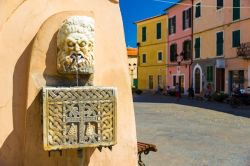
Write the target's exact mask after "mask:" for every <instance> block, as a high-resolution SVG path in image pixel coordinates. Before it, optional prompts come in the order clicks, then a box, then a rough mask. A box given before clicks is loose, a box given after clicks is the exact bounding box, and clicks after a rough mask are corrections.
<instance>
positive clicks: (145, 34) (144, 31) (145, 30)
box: [142, 27, 147, 42]
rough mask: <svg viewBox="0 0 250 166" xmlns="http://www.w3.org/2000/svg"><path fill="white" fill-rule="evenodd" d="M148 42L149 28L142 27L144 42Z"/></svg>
mask: <svg viewBox="0 0 250 166" xmlns="http://www.w3.org/2000/svg"><path fill="white" fill-rule="evenodd" d="M146 40H147V28H146V27H142V42H145V41H146Z"/></svg>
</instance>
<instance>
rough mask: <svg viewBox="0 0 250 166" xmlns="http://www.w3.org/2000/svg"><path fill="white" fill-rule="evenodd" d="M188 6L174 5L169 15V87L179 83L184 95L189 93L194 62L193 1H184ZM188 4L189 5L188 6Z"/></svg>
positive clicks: (169, 10) (167, 10) (168, 11)
mask: <svg viewBox="0 0 250 166" xmlns="http://www.w3.org/2000/svg"><path fill="white" fill-rule="evenodd" d="M181 3H184V4H186V5H179V4H176V5H173V6H172V7H170V8H168V9H166V12H167V13H168V42H167V43H168V44H167V47H168V55H169V56H168V57H167V70H166V73H167V74H166V75H167V86H169V87H170V88H171V87H172V88H174V87H175V86H176V84H177V83H178V84H179V86H180V87H181V90H182V93H187V90H188V88H189V87H190V84H191V81H190V80H191V78H190V71H191V62H192V0H182V1H181ZM187 4H188V5H187Z"/></svg>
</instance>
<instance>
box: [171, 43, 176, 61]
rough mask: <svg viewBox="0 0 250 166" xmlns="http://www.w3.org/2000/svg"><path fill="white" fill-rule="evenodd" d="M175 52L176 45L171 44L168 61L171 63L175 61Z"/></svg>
mask: <svg viewBox="0 0 250 166" xmlns="http://www.w3.org/2000/svg"><path fill="white" fill-rule="evenodd" d="M176 52H177V45H176V44H172V45H171V46H170V61H171V62H174V61H176Z"/></svg>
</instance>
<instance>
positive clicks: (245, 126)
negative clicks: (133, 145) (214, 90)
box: [134, 95, 250, 166]
mask: <svg viewBox="0 0 250 166" xmlns="http://www.w3.org/2000/svg"><path fill="white" fill-rule="evenodd" d="M134 107H135V114H136V124H137V138H138V141H141V142H147V143H153V144H156V145H157V149H158V152H155V153H154V152H150V153H149V154H148V155H146V156H145V155H142V159H143V161H144V163H145V164H146V165H147V166H250V119H249V118H250V109H249V107H248V108H247V107H241V108H238V109H233V108H231V107H230V106H229V105H227V104H220V103H214V102H202V101H197V100H191V99H187V98H184V99H181V101H180V102H179V103H176V101H175V99H174V98H172V97H166V96H151V95H142V96H135V97H134Z"/></svg>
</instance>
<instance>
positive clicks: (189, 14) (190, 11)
mask: <svg viewBox="0 0 250 166" xmlns="http://www.w3.org/2000/svg"><path fill="white" fill-rule="evenodd" d="M188 21H189V27H191V26H192V25H191V24H192V8H190V9H188Z"/></svg>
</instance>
